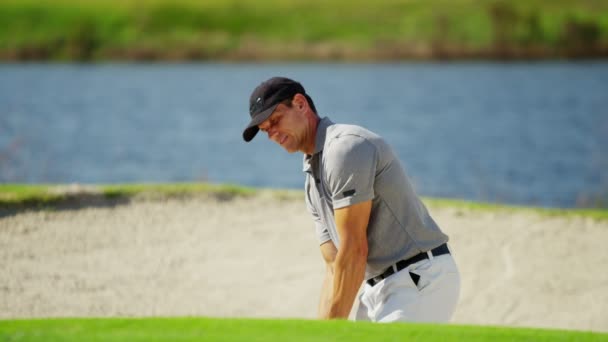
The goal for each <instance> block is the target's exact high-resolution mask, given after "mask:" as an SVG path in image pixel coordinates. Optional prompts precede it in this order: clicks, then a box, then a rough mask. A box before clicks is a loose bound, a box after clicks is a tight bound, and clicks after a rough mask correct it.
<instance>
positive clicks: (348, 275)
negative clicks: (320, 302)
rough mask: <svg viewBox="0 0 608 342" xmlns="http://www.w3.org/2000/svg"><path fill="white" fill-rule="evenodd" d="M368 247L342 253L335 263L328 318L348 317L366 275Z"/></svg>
mask: <svg viewBox="0 0 608 342" xmlns="http://www.w3.org/2000/svg"><path fill="white" fill-rule="evenodd" d="M366 260H367V249H365V248H364V249H363V250H355V251H353V252H350V253H348V254H347V253H340V252H338V256H337V257H336V262H335V264H334V277H333V291H332V295H331V306H330V308H329V312H328V315H327V318H329V319H331V318H348V315H349V313H350V310H351V309H352V306H353V303H354V302H355V297H356V296H357V293H358V292H359V288H360V287H361V283H362V282H363V278H364V276H365V265H366Z"/></svg>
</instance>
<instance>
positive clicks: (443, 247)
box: [367, 243, 450, 286]
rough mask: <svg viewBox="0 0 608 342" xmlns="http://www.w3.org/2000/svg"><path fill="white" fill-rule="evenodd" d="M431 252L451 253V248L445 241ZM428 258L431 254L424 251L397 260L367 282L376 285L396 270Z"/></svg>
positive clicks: (439, 253)
mask: <svg viewBox="0 0 608 342" xmlns="http://www.w3.org/2000/svg"><path fill="white" fill-rule="evenodd" d="M431 254H433V256H440V255H444V254H450V250H449V249H448V245H447V244H445V243H444V244H443V245H441V246H439V247H435V248H433V249H431ZM428 258H429V255H428V254H427V252H422V253H420V254H416V255H414V256H413V257H411V258H409V259H405V260H401V261H397V262H396V263H395V264H394V265H391V266H390V267H389V268H387V269H386V270H384V272H382V274H380V275H377V276H375V277H373V278H371V279H368V280H367V283H368V284H369V285H370V286H374V285H376V284H378V283H379V282H380V281H381V280H382V279H385V278H388V277H389V276H391V275H393V274H394V273H395V272H399V271H401V270H402V269H404V268H406V267H408V266H409V265H411V264H414V263H417V262H418V261H422V260H424V259H428ZM395 268H396V269H397V271H395Z"/></svg>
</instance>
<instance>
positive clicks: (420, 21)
mask: <svg viewBox="0 0 608 342" xmlns="http://www.w3.org/2000/svg"><path fill="white" fill-rule="evenodd" d="M607 52H608V2H606V1H599V0H578V1H574V0H512V1H504V0H489V1H488V0H425V1H420V0H414V1H412V0H377V1H374V2H369V1H364V0H348V1H347V0H334V1H324V0H290V1H285V0H266V1H257V0H207V1H196V0H148V1H138V0H88V1H81V0H3V1H0V58H5V59H54V60H99V59H247V60H251V59H358V60H361V59H399V58H408V57H409V58H417V57H418V58H428V57H444V58H449V57H451V56H453V57H459V56H460V57H467V56H469V57H471V56H473V57H475V56H477V57H488V56H489V57H514V58H517V57H525V58H534V57H543V56H545V57H547V56H549V57H551V56H553V57H556V56H574V57H576V56H580V57H584V56H587V57H589V56H597V55H599V56H605V55H608V54H607Z"/></svg>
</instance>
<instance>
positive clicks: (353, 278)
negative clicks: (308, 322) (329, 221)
mask: <svg viewBox="0 0 608 342" xmlns="http://www.w3.org/2000/svg"><path fill="white" fill-rule="evenodd" d="M371 208H372V201H371V200H370V201H365V202H361V203H357V204H353V205H351V206H348V207H344V208H340V209H336V210H335V211H334V216H335V220H336V228H337V230H338V235H339V236H340V248H339V249H338V253H337V254H336V259H335V262H334V267H333V284H332V291H331V304H330V306H329V310H328V311H327V315H326V316H324V318H328V319H332V318H348V314H349V313H350V310H351V308H352V306H353V303H354V301H355V297H356V296H357V292H358V291H359V288H360V287H361V283H362V282H363V278H364V276H365V266H366V263H367V225H368V223H369V215H370V212H371Z"/></svg>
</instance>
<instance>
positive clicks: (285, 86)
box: [243, 77, 306, 142]
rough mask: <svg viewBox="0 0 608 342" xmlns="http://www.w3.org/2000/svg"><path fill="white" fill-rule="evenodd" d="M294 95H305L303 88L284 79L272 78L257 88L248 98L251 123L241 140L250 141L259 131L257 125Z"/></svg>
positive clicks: (292, 81)
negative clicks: (282, 102)
mask: <svg viewBox="0 0 608 342" xmlns="http://www.w3.org/2000/svg"><path fill="white" fill-rule="evenodd" d="M295 94H302V95H305V94H306V92H305V90H304V87H302V85H301V84H300V83H298V82H296V81H294V80H291V79H289V78H285V77H273V78H271V79H269V80H266V81H264V82H262V83H261V84H260V85H259V86H257V87H256V88H255V89H254V90H253V92H252V93H251V97H250V98H249V115H250V116H251V121H250V122H249V125H247V128H245V130H244V131H243V139H245V141H247V142H249V141H251V139H253V138H254V137H255V135H256V134H258V131H259V130H260V129H259V128H258V125H259V124H261V123H262V122H264V121H265V120H266V119H268V117H269V116H270V115H271V114H272V113H273V112H274V110H275V108H276V107H277V106H278V105H279V103H280V102H281V101H283V100H286V99H291V98H292V97H293V96H294V95H295Z"/></svg>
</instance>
